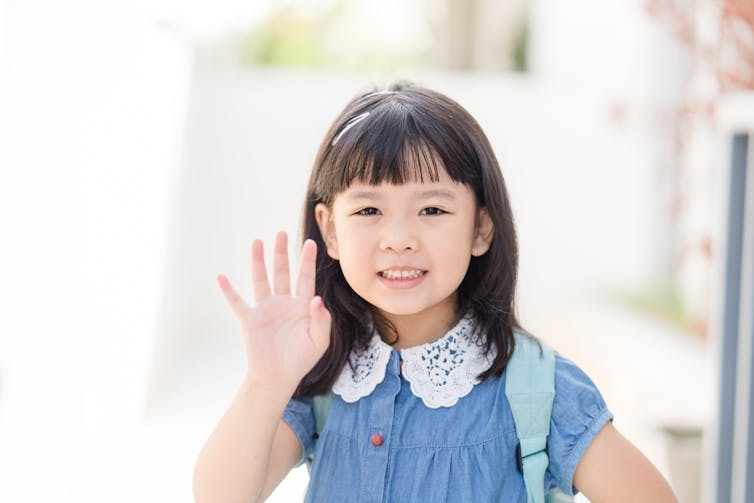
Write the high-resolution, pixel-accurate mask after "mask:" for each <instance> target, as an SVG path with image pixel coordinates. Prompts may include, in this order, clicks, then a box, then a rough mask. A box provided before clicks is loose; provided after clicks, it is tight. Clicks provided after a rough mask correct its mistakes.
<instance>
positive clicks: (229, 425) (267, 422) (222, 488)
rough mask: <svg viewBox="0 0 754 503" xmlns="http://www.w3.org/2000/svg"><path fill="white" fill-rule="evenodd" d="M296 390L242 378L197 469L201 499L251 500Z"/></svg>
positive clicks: (196, 488) (259, 486)
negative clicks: (271, 386) (284, 413)
mask: <svg viewBox="0 0 754 503" xmlns="http://www.w3.org/2000/svg"><path fill="white" fill-rule="evenodd" d="M292 394H293V390H292V389H289V388H286V387H275V388H262V387H260V386H254V385H252V384H251V383H249V382H248V381H244V383H243V384H242V386H241V388H240V389H239V390H238V392H237V393H236V395H235V397H234V398H233V401H232V402H231V404H230V406H229V407H228V410H227V411H226V412H225V414H224V415H223V417H222V418H221V419H220V421H219V423H218V424H217V426H216V427H215V429H214V431H213V432H212V434H211V435H210V437H209V438H208V439H207V441H206V443H205V444H204V447H203V448H202V450H201V452H200V453H199V456H198V458H197V461H196V465H195V467H194V481H193V490H194V498H195V500H196V501H197V503H204V502H211V503H221V502H253V501H256V500H257V498H258V497H259V494H260V492H261V491H262V487H263V484H264V481H265V476H266V473H267V466H268V463H269V458H270V451H271V449H272V443H273V439H274V437H275V431H276V429H277V426H278V423H279V422H280V418H281V416H282V414H283V410H284V409H285V405H286V404H287V402H288V400H289V399H290V397H291V395H292Z"/></svg>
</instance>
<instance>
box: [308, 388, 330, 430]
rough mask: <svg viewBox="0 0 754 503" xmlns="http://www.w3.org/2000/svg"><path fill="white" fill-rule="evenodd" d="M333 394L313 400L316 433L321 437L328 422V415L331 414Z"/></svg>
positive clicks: (319, 396)
mask: <svg viewBox="0 0 754 503" xmlns="http://www.w3.org/2000/svg"><path fill="white" fill-rule="evenodd" d="M332 397H333V394H332V392H330V393H327V394H325V395H317V396H315V397H314V398H313V401H314V432H315V433H316V434H317V436H319V434H320V433H322V429H323V428H324V427H325V423H326V422H327V414H329V413H330V406H331V405H332Z"/></svg>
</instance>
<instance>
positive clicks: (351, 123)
mask: <svg viewBox="0 0 754 503" xmlns="http://www.w3.org/2000/svg"><path fill="white" fill-rule="evenodd" d="M367 115H369V112H364V113H363V114H359V115H357V116H356V117H354V118H353V119H351V120H349V121H348V124H346V126H345V127H344V128H343V129H342V130H341V131H340V133H338V136H336V137H335V139H334V140H333V141H332V143H331V144H330V145H331V146H333V145H335V144H336V143H338V140H340V137H341V136H343V133H345V132H346V131H348V130H349V129H351V128H352V127H354V126H355V125H356V124H358V123H359V122H361V121H362V120H364V119H366V117H367Z"/></svg>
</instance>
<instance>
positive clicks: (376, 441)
mask: <svg viewBox="0 0 754 503" xmlns="http://www.w3.org/2000/svg"><path fill="white" fill-rule="evenodd" d="M384 440H385V439H384V438H382V435H380V434H379V433H375V434H374V435H372V445H373V446H375V447H379V446H381V445H382V442H383V441H384Z"/></svg>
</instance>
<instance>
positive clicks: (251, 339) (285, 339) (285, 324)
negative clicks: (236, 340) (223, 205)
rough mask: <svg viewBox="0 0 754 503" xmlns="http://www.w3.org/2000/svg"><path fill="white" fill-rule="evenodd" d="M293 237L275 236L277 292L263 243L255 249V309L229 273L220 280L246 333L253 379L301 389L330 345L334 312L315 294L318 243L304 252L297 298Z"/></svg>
mask: <svg viewBox="0 0 754 503" xmlns="http://www.w3.org/2000/svg"><path fill="white" fill-rule="evenodd" d="M287 241H288V238H287V235H286V233H285V232H279V233H278V234H277V236H276V237H275V248H274V255H273V269H272V278H273V288H272V290H271V289H270V283H269V280H268V279H267V269H266V267H265V263H264V247H263V244H262V241H260V240H254V242H253V243H252V246H251V280H252V285H253V290H254V298H255V300H256V303H255V304H254V305H253V306H250V305H249V304H248V303H247V302H246V301H245V300H244V299H243V298H242V297H241V296H240V295H239V294H238V293H237V292H236V290H235V289H234V288H233V286H232V285H231V284H230V281H228V278H226V277H225V276H223V275H219V276H218V278H217V281H218V284H219V285H220V289H221V290H222V292H223V294H224V295H225V298H226V300H227V301H228V304H229V305H230V307H231V308H232V309H233V311H234V312H235V313H236V316H237V317H238V319H239V321H240V322H241V327H242V329H243V333H244V338H245V342H246V355H247V359H248V369H247V378H248V379H249V380H250V381H251V382H254V383H257V384H271V385H280V384H288V385H291V386H295V385H297V384H298V382H299V381H300V380H301V378H302V377H304V375H306V373H307V372H309V370H311V369H312V367H314V365H315V364H316V363H317V361H319V359H320V358H321V357H322V355H323V354H324V352H325V350H326V349H327V347H328V345H329V343H330V323H331V317H330V313H329V312H328V311H327V309H325V307H324V306H323V304H322V299H321V297H318V296H317V297H315V296H314V278H315V272H316V256H317V245H316V243H315V242H314V241H312V240H310V239H308V240H306V242H305V243H304V246H303V249H302V251H301V266H300V268H299V274H298V279H297V281H296V289H295V295H291V280H290V269H289V265H288V243H287Z"/></svg>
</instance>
